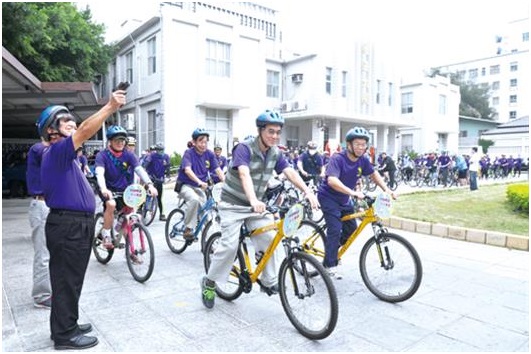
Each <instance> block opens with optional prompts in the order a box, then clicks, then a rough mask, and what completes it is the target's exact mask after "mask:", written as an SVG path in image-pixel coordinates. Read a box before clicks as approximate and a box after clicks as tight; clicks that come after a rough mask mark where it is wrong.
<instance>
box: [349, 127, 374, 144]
mask: <svg viewBox="0 0 531 354" xmlns="http://www.w3.org/2000/svg"><path fill="white" fill-rule="evenodd" d="M370 138H371V136H370V135H369V132H368V131H367V129H365V128H362V127H354V128H352V129H350V130H349V131H348V133H347V136H346V140H347V143H350V142H351V141H352V140H354V139H365V141H366V142H369V140H370Z"/></svg>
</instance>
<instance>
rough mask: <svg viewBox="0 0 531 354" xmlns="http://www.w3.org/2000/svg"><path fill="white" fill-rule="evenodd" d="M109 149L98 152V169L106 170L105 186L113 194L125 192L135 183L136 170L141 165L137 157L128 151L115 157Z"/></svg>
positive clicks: (96, 164)
mask: <svg viewBox="0 0 531 354" xmlns="http://www.w3.org/2000/svg"><path fill="white" fill-rule="evenodd" d="M111 156H114V155H112V153H111V152H110V151H109V149H105V150H103V151H100V152H98V154H97V155H96V163H95V166H96V167H103V168H105V184H106V186H107V189H109V190H111V191H113V192H123V191H124V190H125V189H126V188H127V187H128V186H129V185H130V184H132V183H133V182H134V177H135V168H136V167H137V166H138V165H139V162H138V159H137V157H136V155H135V154H134V153H132V152H130V151H128V150H124V151H122V154H121V155H120V156H114V158H112V157H111Z"/></svg>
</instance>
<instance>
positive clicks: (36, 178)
mask: <svg viewBox="0 0 531 354" xmlns="http://www.w3.org/2000/svg"><path fill="white" fill-rule="evenodd" d="M45 149H46V146H45V145H44V144H43V143H42V142H41V143H36V144H34V145H33V146H32V147H31V148H30V149H29V151H28V156H27V163H28V168H27V169H26V184H27V186H28V193H29V194H30V195H42V194H43V191H42V186H41V162H42V154H43V153H44V150H45Z"/></svg>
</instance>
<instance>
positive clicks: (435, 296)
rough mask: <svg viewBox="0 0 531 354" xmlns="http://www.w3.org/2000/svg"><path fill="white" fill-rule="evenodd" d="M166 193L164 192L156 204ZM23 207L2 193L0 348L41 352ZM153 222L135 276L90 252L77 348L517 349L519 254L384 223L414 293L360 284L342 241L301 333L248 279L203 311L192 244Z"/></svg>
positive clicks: (524, 292) (521, 329)
mask: <svg viewBox="0 0 531 354" xmlns="http://www.w3.org/2000/svg"><path fill="white" fill-rule="evenodd" d="M173 197H174V193H173V192H171V191H168V192H167V193H166V197H165V203H166V205H168V206H170V205H172V204H173V203H174V202H173ZM28 205H29V199H25V200H9V199H5V200H3V201H2V221H3V223H2V293H3V297H2V339H3V340H2V350H3V351H51V350H53V342H52V341H51V340H50V332H49V311H48V310H43V309H36V308H34V307H33V306H32V299H31V279H32V276H31V265H32V257H33V249H32V245H31V237H30V228H29V224H28V221H27V208H28ZM168 210H169V209H168ZM163 227H164V226H163V223H162V222H159V221H158V220H157V221H155V222H154V223H153V224H152V225H151V226H150V230H151V233H152V235H153V236H154V240H155V250H156V264H155V271H154V273H153V276H152V277H151V279H150V280H148V281H147V282H146V283H144V284H139V283H137V282H135V281H134V280H133V278H132V277H131V275H130V273H129V271H128V269H127V265H126V263H125V259H124V256H123V254H124V253H123V250H120V251H117V252H116V253H115V256H114V258H113V259H112V260H111V261H110V262H109V264H107V265H101V264H99V263H98V262H97V261H96V260H95V258H94V257H93V256H92V257H91V260H90V263H89V267H88V271H87V275H86V280H85V285H84V288H83V293H82V296H81V301H80V322H81V323H84V322H90V323H92V325H93V326H94V331H93V334H95V335H97V336H98V338H99V340H100V343H99V345H97V346H96V347H94V348H91V349H88V350H87V351H96V352H102V351H104V352H112V351H139V352H143V351H172V352H177V351H216V352H217V351H242V352H249V351H296V352H307V351H308V352H331V351H349V352H350V351H380V352H382V351H406V352H418V351H453V352H457V351H459V352H460V351H472V352H475V351H477V352H484V351H488V352H498V351H520V352H528V351H529V253H528V252H524V251H516V250H508V249H505V248H499V247H494V246H488V245H482V244H475V243H467V242H463V241H457V240H452V239H442V238H438V237H433V236H428V235H422V234H414V233H409V232H403V231H400V230H393V231H395V232H397V233H399V234H402V235H404V236H405V237H407V238H408V239H409V240H410V241H411V242H412V243H413V244H414V245H415V247H416V248H417V250H418V252H419V254H420V256H421V258H422V262H423V267H424V278H423V282H422V285H421V287H420V289H419V291H418V293H417V294H416V295H415V296H414V297H413V298H411V299H410V300H408V301H406V302H404V303H399V304H388V303H385V302H382V301H379V300H378V299H376V298H375V297H374V296H373V295H372V294H370V293H369V291H368V290H367V289H366V288H365V287H364V285H363V283H362V281H361V277H360V275H359V272H358V268H357V251H356V250H351V252H352V253H350V254H347V255H346V257H345V259H344V260H343V266H342V267H343V274H344V278H343V279H342V280H336V281H335V284H336V289H337V292H338V297H339V309H340V314H339V320H338V324H337V327H336V329H335V331H334V332H333V333H332V334H331V335H330V337H328V338H326V339H324V340H321V341H311V340H308V339H306V338H305V337H303V336H302V335H300V334H299V333H298V332H297V331H296V330H295V329H294V328H293V327H292V325H291V324H290V322H289V321H288V319H287V317H286V316H285V314H284V312H283V309H282V306H281V304H280V300H279V298H278V297H277V296H274V297H268V296H267V295H265V294H263V293H260V292H259V290H258V288H256V287H255V289H253V291H252V292H251V293H250V294H247V295H246V294H244V295H242V297H240V298H239V299H237V300H236V301H234V302H232V303H228V302H224V301H223V300H219V299H218V301H217V303H216V307H215V308H214V310H211V311H209V310H207V309H206V308H205V307H204V306H203V305H202V303H201V299H200V297H199V293H200V289H199V280H200V278H201V276H202V275H203V265H202V257H201V253H200V251H199V248H198V245H197V244H194V245H193V246H192V247H191V248H189V249H187V250H186V251H185V252H184V253H183V254H181V255H176V254H173V253H171V252H170V251H169V249H168V247H167V246H166V243H165V240H164V235H163ZM364 237H365V238H366V237H367V235H364ZM357 242H359V243H358V246H359V247H357V249H358V250H359V248H361V247H360V246H361V242H362V240H358V241H357Z"/></svg>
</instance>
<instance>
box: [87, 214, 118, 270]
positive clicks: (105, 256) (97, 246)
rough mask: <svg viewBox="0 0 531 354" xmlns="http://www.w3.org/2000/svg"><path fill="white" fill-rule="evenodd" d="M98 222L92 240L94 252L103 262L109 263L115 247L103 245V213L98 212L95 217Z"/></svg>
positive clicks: (99, 260)
mask: <svg viewBox="0 0 531 354" xmlns="http://www.w3.org/2000/svg"><path fill="white" fill-rule="evenodd" d="M94 221H95V224H96V228H95V234H94V239H93V240H92V252H94V256H95V257H96V259H97V260H98V262H100V263H101V264H107V263H109V261H110V260H111V258H112V255H113V254H114V248H113V249H107V248H105V247H103V238H102V236H101V229H103V213H97V214H96V216H95V217H94Z"/></svg>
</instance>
